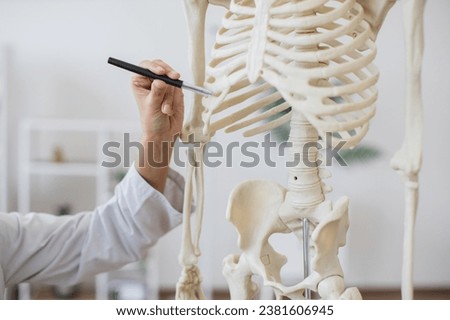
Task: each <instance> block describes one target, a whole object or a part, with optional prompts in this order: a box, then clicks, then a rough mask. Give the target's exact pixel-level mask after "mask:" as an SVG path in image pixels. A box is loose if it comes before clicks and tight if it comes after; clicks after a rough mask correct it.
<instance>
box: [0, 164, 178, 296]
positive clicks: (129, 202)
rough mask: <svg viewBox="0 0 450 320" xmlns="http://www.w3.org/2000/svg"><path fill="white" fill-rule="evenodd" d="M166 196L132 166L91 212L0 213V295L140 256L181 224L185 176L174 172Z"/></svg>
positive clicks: (67, 280) (62, 281) (73, 278)
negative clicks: (18, 286) (8, 289)
mask: <svg viewBox="0 0 450 320" xmlns="http://www.w3.org/2000/svg"><path fill="white" fill-rule="evenodd" d="M164 195H165V196H164ZM164 195H162V194H161V193H159V192H158V191H157V190H155V189H153V188H152V187H151V186H150V185H149V184H148V183H147V182H146V181H145V180H144V179H143V178H142V177H141V176H140V175H139V173H138V172H137V171H136V169H134V167H133V168H132V169H130V170H129V172H128V174H127V175H126V177H125V178H124V179H123V181H122V182H121V183H120V184H119V185H118V186H117V187H116V189H115V195H114V197H113V198H112V199H111V200H110V201H109V202H108V203H106V204H104V205H102V206H99V207H98V208H96V209H95V210H94V211H91V212H82V213H79V214H76V215H72V216H62V217H56V216H54V215H50V214H42V213H39V214H37V213H29V214H19V213H9V214H5V213H0V299H1V298H3V297H4V291H5V287H9V286H12V285H15V284H18V283H21V282H30V283H42V284H54V285H63V286H67V285H73V284H75V283H78V282H80V281H83V280H85V279H87V278H89V277H92V276H93V275H95V274H97V273H100V272H105V271H109V270H113V269H116V268H118V267H120V266H122V265H125V264H127V263H130V262H133V261H137V260H139V259H141V258H142V257H143V256H144V254H145V252H146V249H148V247H149V246H151V245H153V244H155V243H156V242H157V241H158V239H159V238H160V237H161V236H162V235H164V234H165V233H166V232H168V231H169V230H171V229H172V228H174V227H175V226H177V225H179V224H180V223H181V220H182V215H181V214H180V212H181V210H182V204H183V178H182V177H181V176H180V175H178V174H177V173H175V172H174V171H170V173H169V177H168V179H167V183H166V189H165V192H164Z"/></svg>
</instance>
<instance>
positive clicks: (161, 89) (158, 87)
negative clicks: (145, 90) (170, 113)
mask: <svg viewBox="0 0 450 320" xmlns="http://www.w3.org/2000/svg"><path fill="white" fill-rule="evenodd" d="M167 87H168V86H167V84H165V83H164V82H163V81H161V80H155V81H153V83H152V88H151V90H150V94H149V95H148V99H149V105H150V108H152V109H155V110H161V104H162V102H163V100H164V96H165V94H166V90H167Z"/></svg>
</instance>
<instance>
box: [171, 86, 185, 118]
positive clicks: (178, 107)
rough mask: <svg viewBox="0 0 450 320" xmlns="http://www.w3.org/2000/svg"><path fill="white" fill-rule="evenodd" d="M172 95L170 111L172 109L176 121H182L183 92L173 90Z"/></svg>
mask: <svg viewBox="0 0 450 320" xmlns="http://www.w3.org/2000/svg"><path fill="white" fill-rule="evenodd" d="M174 89H175V90H174V95H173V103H172V109H173V115H174V117H176V118H177V119H181V121H183V117H184V93H183V90H181V89H180V88H174Z"/></svg>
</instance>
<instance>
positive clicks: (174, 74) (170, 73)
mask: <svg viewBox="0 0 450 320" xmlns="http://www.w3.org/2000/svg"><path fill="white" fill-rule="evenodd" d="M153 63H155V64H157V65H158V66H160V67H162V68H164V70H165V71H166V74H167V75H168V76H169V77H170V78H172V79H175V80H177V79H179V78H180V74H179V73H178V72H177V71H175V70H174V69H173V68H172V67H171V66H170V65H168V64H167V63H166V62H164V61H162V60H161V59H156V60H153Z"/></svg>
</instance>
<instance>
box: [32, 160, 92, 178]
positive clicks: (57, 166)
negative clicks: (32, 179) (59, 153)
mask: <svg viewBox="0 0 450 320" xmlns="http://www.w3.org/2000/svg"><path fill="white" fill-rule="evenodd" d="M98 170H99V165H97V164H96V163H88V162H61V163H58V162H50V161H48V162H47V161H32V162H30V167H29V173H30V174H35V175H38V174H42V175H60V176H85V177H95V176H97V175H98Z"/></svg>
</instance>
